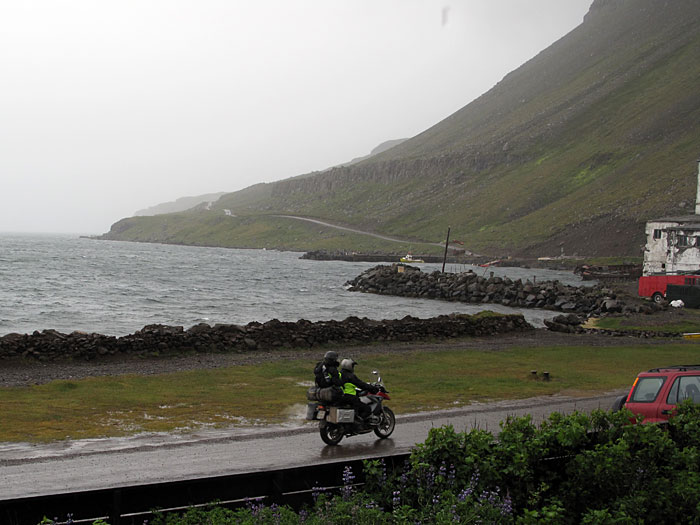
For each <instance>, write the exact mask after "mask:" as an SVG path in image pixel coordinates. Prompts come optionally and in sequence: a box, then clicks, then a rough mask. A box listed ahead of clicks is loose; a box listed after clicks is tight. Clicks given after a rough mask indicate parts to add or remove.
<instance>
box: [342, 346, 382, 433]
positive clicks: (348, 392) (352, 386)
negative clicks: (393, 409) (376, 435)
mask: <svg viewBox="0 0 700 525" xmlns="http://www.w3.org/2000/svg"><path fill="white" fill-rule="evenodd" d="M356 364H357V363H356V362H355V361H354V360H352V359H350V358H346V359H343V360H342V361H341V362H340V378H341V381H342V383H343V387H342V388H343V397H342V399H341V401H342V402H343V403H347V404H348V405H351V406H352V407H353V408H354V409H355V410H356V411H357V415H358V416H359V417H360V418H361V419H367V417H368V416H369V415H370V410H371V409H370V407H369V405H366V404H365V403H363V402H362V401H360V399H359V398H358V397H357V388H360V389H361V390H368V391H369V392H372V393H373V394H376V393H377V392H378V391H379V388H377V387H376V386H374V385H370V384H369V383H365V382H364V381H362V380H361V379H360V378H359V377H357V376H356V375H355V365H356ZM375 417H376V416H375Z"/></svg>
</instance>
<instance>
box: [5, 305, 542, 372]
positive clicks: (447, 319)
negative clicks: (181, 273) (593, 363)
mask: <svg viewBox="0 0 700 525" xmlns="http://www.w3.org/2000/svg"><path fill="white" fill-rule="evenodd" d="M532 329H533V327H532V326H531V325H529V324H528V323H527V321H525V319H524V318H523V317H522V316H521V315H462V314H451V315H442V316H438V317H433V318H430V319H418V318H415V317H410V316H407V317H404V318H403V319H396V320H383V321H374V320H371V319H367V318H363V319H360V318H357V317H348V318H347V319H345V320H344V321H319V322H311V321H306V320H303V319H302V320H299V321H297V322H294V323H292V322H282V321H278V320H277V319H273V320H271V321H268V322H266V323H257V322H254V323H249V324H247V325H245V326H241V325H235V324H230V325H229V324H216V325H214V326H210V325H208V324H206V323H202V324H198V325H195V326H193V327H191V328H189V329H187V330H185V329H184V328H183V327H182V326H165V325H148V326H145V327H144V328H143V329H141V330H138V331H137V332H135V333H133V334H130V335H126V336H122V337H114V336H106V335H101V334H88V333H85V332H72V333H70V334H64V333H61V332H57V331H56V330H43V331H41V332H39V331H36V332H34V333H32V334H8V335H5V336H3V337H0V359H12V358H15V359H19V358H25V359H35V360H39V361H53V360H62V359H80V360H83V359H85V360H92V359H97V358H105V357H109V356H118V355H136V356H163V355H168V354H173V355H176V354H183V353H192V352H251V351H255V350H258V349H273V348H278V347H288V348H309V347H311V346H315V345H323V344H342V345H352V344H366V343H371V342H382V341H416V340H421V339H445V338H454V337H466V336H482V335H493V334H499V333H505V332H513V331H525V330H532Z"/></svg>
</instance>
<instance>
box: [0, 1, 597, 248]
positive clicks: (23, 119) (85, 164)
mask: <svg viewBox="0 0 700 525" xmlns="http://www.w3.org/2000/svg"><path fill="white" fill-rule="evenodd" d="M590 4H591V0H568V1H566V2H562V1H561V0H530V1H527V2H525V1H520V0H482V1H475V0H463V1H460V2H434V1H430V0H381V1H369V0H341V1H334V2H327V1H321V0H296V1H294V2H288V1H278V0H270V1H265V2H252V1H250V2H247V1H246V2H242V1H241V2H238V1H236V2H231V1H226V0H202V1H185V0H167V1H166V0H152V1H149V2H137V1H123V2H109V3H108V2H94V1H88V0H73V1H50V0H38V1H32V2H4V3H3V4H2V6H0V67H2V71H3V87H2V91H1V94H0V114H1V115H2V118H1V119H0V174H1V176H2V186H1V188H2V191H1V192H0V195H1V197H0V231H6V232H57V233H58V232H69V233H80V234H99V233H103V232H106V231H108V230H109V227H110V225H111V224H112V223H114V222H116V221H117V220H119V219H120V218H123V217H128V216H132V215H133V214H134V213H135V211H137V210H139V209H142V208H147V207H149V206H153V205H155V204H158V203H161V202H166V201H172V200H175V199H177V198H179V197H185V196H192V195H199V194H204V193H213V192H220V191H226V192H232V191H236V190H239V189H242V188H245V187H247V186H250V185H252V184H256V183H260V182H272V181H276V180H280V179H284V178H287V177H292V176H295V175H299V174H302V173H308V172H311V171H316V170H323V169H326V168H328V167H331V166H334V165H337V164H341V163H344V162H347V161H349V160H351V159H353V158H355V157H359V156H363V155H367V154H368V153H369V152H370V151H371V150H372V149H373V148H374V147H375V146H377V145H379V144H380V143H382V142H384V141H387V140H392V139H398V138H407V137H412V136H415V135H417V134H418V133H420V132H422V131H424V130H425V129H427V128H429V127H430V126H432V125H434V124H436V123H437V122H439V121H441V120H442V119H444V118H446V117H447V116H449V115H450V114H452V113H454V112H455V111H457V110H458V109H460V108H461V107H463V106H465V105H466V104H468V103H469V102H470V101H471V100H473V99H474V98H476V97H478V96H479V95H481V94H483V93H484V92H485V91H487V90H488V89H490V88H491V87H492V86H493V85H494V84H496V83H497V82H498V81H499V80H500V79H501V78H503V76H505V75H506V74H507V73H508V72H510V71H512V70H513V69H515V68H517V67H518V66H519V65H521V64H522V63H524V62H525V61H527V60H528V59H530V58H532V57H533V56H535V55H536V54H537V53H538V52H540V51H541V50H543V49H545V48H546V47H547V46H549V45H550V44H551V43H553V42H554V41H556V40H558V39H559V38H561V37H562V36H564V35H565V34H566V33H568V32H569V31H571V30H572V29H573V28H575V27H576V26H577V25H579V24H580V23H581V22H582V20H583V16H584V15H585V13H586V12H587V11H588V8H589V6H590Z"/></svg>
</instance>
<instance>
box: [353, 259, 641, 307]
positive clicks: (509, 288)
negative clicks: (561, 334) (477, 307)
mask: <svg viewBox="0 0 700 525" xmlns="http://www.w3.org/2000/svg"><path fill="white" fill-rule="evenodd" d="M346 285H348V286H349V287H350V288H349V290H350V291H354V292H367V293H377V294H384V295H399V296H404V297H421V298H424V299H441V300H445V301H459V302H463V303H497V304H502V305H503V306H510V307H513V308H543V309H547V310H555V311H561V312H566V313H576V314H582V315H585V316H588V315H595V316H599V315H601V314H605V313H619V312H625V311H629V310H630V307H628V306H627V305H626V304H625V303H624V302H623V301H620V300H619V299H617V298H616V297H615V295H614V294H613V293H612V292H611V290H609V289H607V288H605V287H601V286H582V287H577V286H568V285H565V284H562V283H560V282H559V281H543V282H531V281H529V280H528V281H525V282H523V281H522V280H520V279H517V280H512V279H508V278H507V277H495V276H493V275H491V276H490V277H488V278H486V277H482V276H479V275H477V274H476V273H474V272H473V271H468V272H463V273H442V272H438V271H435V272H432V273H424V272H422V271H420V269H418V268H415V267H412V266H402V265H399V264H394V265H390V266H387V265H383V266H382V265H380V266H375V267H374V268H371V269H369V270H367V271H365V272H364V273H362V274H361V275H359V276H358V277H356V278H355V279H353V280H352V281H349V282H347V283H346ZM643 308H646V309H649V310H651V309H652V308H653V306H646V305H644V306H635V307H634V311H637V310H639V309H643Z"/></svg>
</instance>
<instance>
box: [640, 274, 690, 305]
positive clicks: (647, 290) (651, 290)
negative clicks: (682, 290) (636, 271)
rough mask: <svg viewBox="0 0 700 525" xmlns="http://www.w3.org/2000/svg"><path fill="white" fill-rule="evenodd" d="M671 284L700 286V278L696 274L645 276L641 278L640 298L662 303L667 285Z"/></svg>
mask: <svg viewBox="0 0 700 525" xmlns="http://www.w3.org/2000/svg"><path fill="white" fill-rule="evenodd" d="M669 284H689V285H700V276H699V275H695V274H659V275H643V276H642V277H640V278H639V292H638V293H639V296H640V297H649V298H651V300H652V301H654V302H655V303H660V302H661V301H663V300H664V298H665V297H666V285H669Z"/></svg>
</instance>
